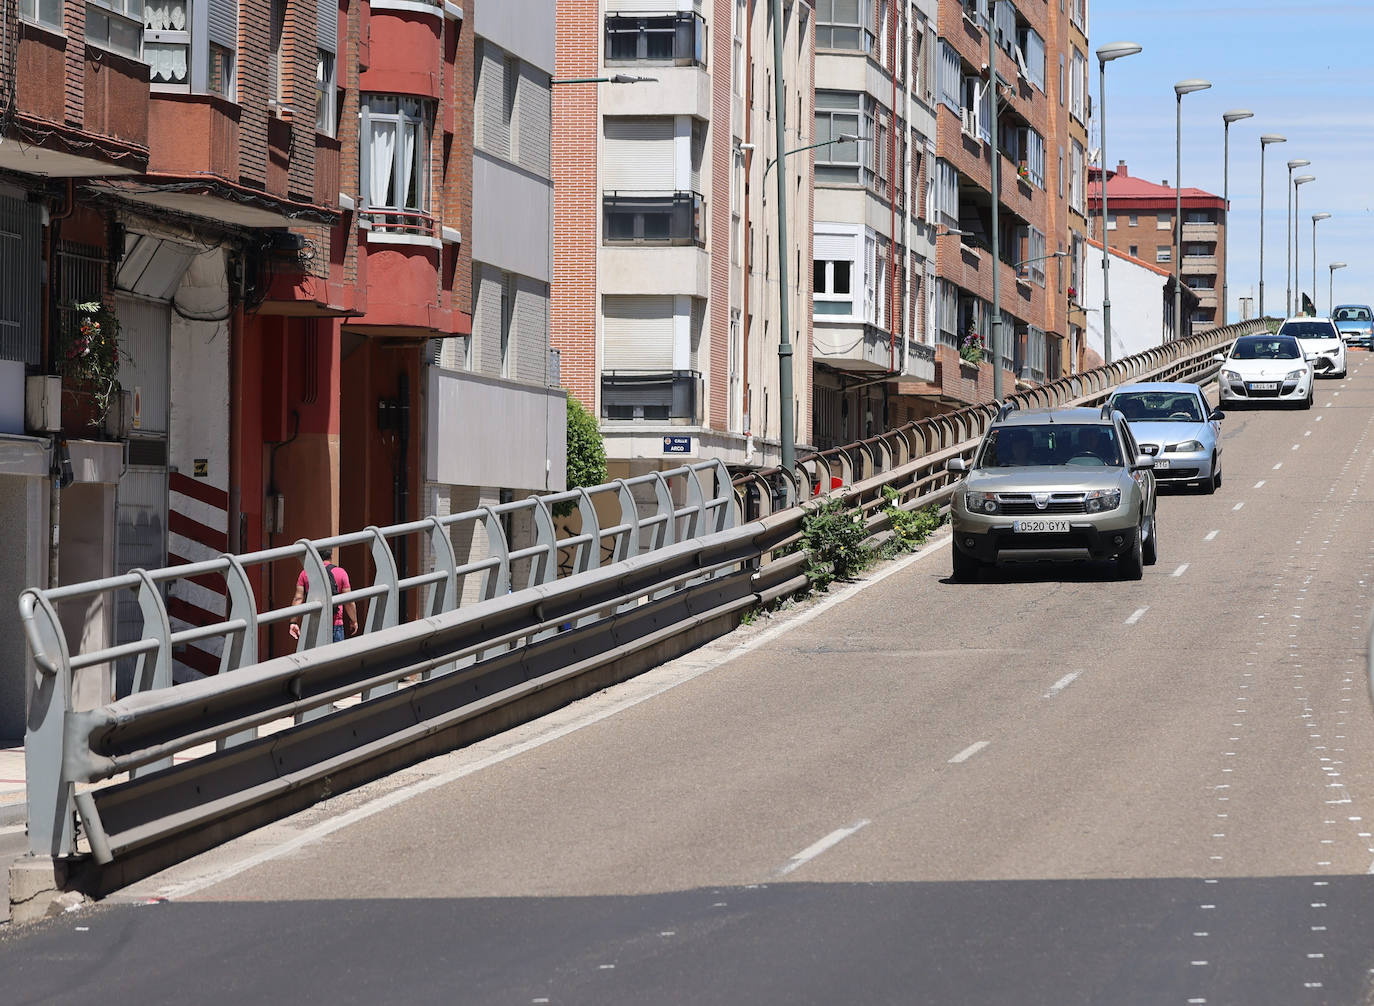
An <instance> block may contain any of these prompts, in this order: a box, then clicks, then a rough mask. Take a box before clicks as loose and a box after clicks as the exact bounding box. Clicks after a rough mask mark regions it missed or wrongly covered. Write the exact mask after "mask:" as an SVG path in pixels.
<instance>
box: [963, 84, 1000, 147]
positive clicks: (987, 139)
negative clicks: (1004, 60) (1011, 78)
mask: <svg viewBox="0 0 1374 1006" xmlns="http://www.w3.org/2000/svg"><path fill="white" fill-rule="evenodd" d="M961 98H962V100H961V102H960V110H959V115H960V118H961V121H962V127H963V130H964V132H965V133H967V134H968V135H969V136H975V137H977V138H978V139H980V140H982V141H983V142H984V143H991V142H992V92H991V91H990V90H989V89H988V87H987V86H986V84H985V83H984V82H983V79H982V78H981V77H978V76H973V75H970V76H967V77H965V78H964V87H963V93H962V95H961Z"/></svg>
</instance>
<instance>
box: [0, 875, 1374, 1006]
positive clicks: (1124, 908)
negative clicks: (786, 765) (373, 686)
mask: <svg viewBox="0 0 1374 1006" xmlns="http://www.w3.org/2000/svg"><path fill="white" fill-rule="evenodd" d="M1311 884H1312V880H1311V878H1305V877H1294V878H1274V879H1225V880H1217V881H1214V882H1212V883H1210V884H1209V883H1208V882H1206V881H1202V880H1198V879H1193V878H1170V879H1162V880H1115V881H1111V880H1033V881H1000V882H972V883H969V882H965V883H916V884H775V885H760V886H756V887H751V888H721V887H713V888H702V889H693V890H687V891H680V892H672V893H666V894H658V895H645V896H637V897H600V898H495V899H431V900H420V901H415V900H395V899H383V900H357V901H349V902H337V901H295V902H289V901H288V902H275V903H257V902H246V903H212V904H196V903H184V904H162V905H151V906H143V907H135V906H119V907H113V908H106V909H103V910H96V911H92V912H85V913H81V914H79V915H76V916H64V917H62V918H60V919H57V920H53V921H51V922H49V923H46V924H43V925H40V926H37V927H31V928H29V927H26V929H25V930H23V931H22V932H21V934H19V937H18V938H11V939H0V970H3V972H4V974H5V976H6V1001H7V1002H10V1003H15V1004H30V1003H34V1004H36V1003H44V1004H72V1006H80V1004H85V1003H89V1002H92V1001H100V1002H103V1003H110V1004H111V1006H120V1004H124V1003H130V1004H133V1003H137V1004H140V1006H142V1004H158V1003H174V1002H182V1001H184V1000H185V998H186V996H187V994H188V990H194V993H193V995H194V998H195V1000H196V1001H197V1002H201V1003H206V1004H219V1003H224V1004H226V1006H228V1004H237V1003H241V1002H244V1001H267V1002H275V1001H284V1000H287V999H300V1000H308V1001H315V1000H326V1001H330V1002H339V1003H367V1004H371V1003H376V1002H397V1001H401V1002H434V1003H439V1002H454V1001H461V1002H464V1003H473V1004H485V1003H494V1004H495V1003H512V1002H524V1003H531V1002H532V1003H550V1004H563V1006H568V1004H584V1003H585V1004H597V1006H613V1004H614V1006H618V1004H622V1003H624V1004H630V1003H642V1002H645V1001H662V1002H693V1003H739V1002H751V1003H761V1004H773V1003H777V1004H798V1003H816V1004H824V1006H830V1004H833V1003H839V1002H864V1003H893V1004H908V1003H923V1004H936V1003H939V1004H964V1003H973V1002H976V1003H980V1004H989V1006H992V1004H1007V1006H1039V1004H1046V1006H1050V1004H1053V1006H1062V1004H1069V1003H1082V1004H1096V1003H1102V1002H1111V1003H1113V1004H1117V1006H1135V1004H1140V1006H1155V1004H1158V1003H1161V1002H1178V1003H1185V1002H1192V1003H1196V1002H1237V1003H1246V1004H1251V1006H1266V1004H1274V1006H1289V1004H1291V1003H1294V1002H1304V1003H1315V1004H1333V1006H1334V1004H1347V1003H1354V1002H1365V1001H1368V1000H1367V998H1366V996H1367V995H1368V994H1369V991H1370V988H1369V981H1368V974H1367V971H1368V965H1369V964H1370V950H1369V947H1368V941H1367V938H1366V937H1365V935H1364V934H1365V933H1367V932H1368V927H1369V924H1370V922H1372V921H1374V911H1372V910H1371V906H1374V878H1370V877H1342V878H1336V879H1335V880H1333V881H1332V882H1331V883H1329V884H1328V885H1327V886H1326V887H1324V888H1320V889H1317V890H1320V892H1321V893H1320V895H1319V897H1320V899H1321V903H1322V905H1323V908H1322V909H1321V910H1320V912H1321V917H1322V919H1323V920H1324V922H1325V923H1327V929H1328V933H1329V934H1330V935H1327V936H1325V938H1324V939H1323V940H1322V942H1321V943H1320V944H1319V945H1320V946H1321V947H1322V950H1321V951H1320V952H1319V953H1320V956H1313V957H1305V958H1304V961H1303V963H1302V964H1299V965H1296V966H1295V965H1294V964H1293V963H1292V962H1291V961H1290V960H1289V959H1287V958H1285V957H1283V956H1282V955H1279V956H1276V955H1275V954H1274V953H1273V951H1274V949H1275V948H1276V947H1281V946H1283V945H1285V944H1287V945H1289V946H1314V945H1318V944H1314V943H1313V942H1312V940H1313V934H1312V932H1311V926H1310V924H1309V918H1307V917H1304V916H1301V915H1298V916H1284V915H1281V914H1279V915H1276V914H1275V913H1274V911H1273V907H1272V906H1273V905H1274V904H1275V903H1278V904H1281V905H1288V904H1291V903H1293V902H1295V901H1297V900H1300V899H1304V898H1305V899H1307V900H1309V901H1310V900H1313V899H1314V897H1316V896H1314V895H1313V894H1312V891H1313V890H1314V888H1313V887H1312V886H1311ZM1313 911H1314V912H1315V911H1317V910H1316V909H1313ZM1255 918H1264V919H1272V920H1273V922H1274V927H1273V928H1272V929H1271V930H1269V931H1268V932H1267V933H1265V934H1262V938H1259V939H1255V938H1252V937H1251V936H1249V935H1247V928H1248V927H1247V925H1246V924H1247V921H1248V920H1252V919H1255Z"/></svg>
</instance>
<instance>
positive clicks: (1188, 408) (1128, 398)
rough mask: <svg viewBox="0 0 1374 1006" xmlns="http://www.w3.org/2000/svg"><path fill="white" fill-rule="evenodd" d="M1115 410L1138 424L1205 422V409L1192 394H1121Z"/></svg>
mask: <svg viewBox="0 0 1374 1006" xmlns="http://www.w3.org/2000/svg"><path fill="white" fill-rule="evenodd" d="M1112 407H1113V408H1115V409H1118V410H1120V412H1121V414H1122V415H1124V416H1125V417H1126V418H1127V419H1129V420H1132V421H1135V422H1176V423H1200V422H1202V406H1201V405H1199V404H1198V397H1197V395H1195V394H1193V393H1192V392H1191V391H1122V392H1120V393H1119V394H1117V395H1116V396H1114V397H1113V398H1112Z"/></svg>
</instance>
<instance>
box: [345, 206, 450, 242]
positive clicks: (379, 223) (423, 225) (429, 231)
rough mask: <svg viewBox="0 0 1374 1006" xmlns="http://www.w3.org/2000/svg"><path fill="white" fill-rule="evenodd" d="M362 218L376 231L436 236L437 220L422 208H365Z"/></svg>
mask: <svg viewBox="0 0 1374 1006" xmlns="http://www.w3.org/2000/svg"><path fill="white" fill-rule="evenodd" d="M361 218H362V220H363V222H364V223H366V224H367V225H368V229H370V230H371V231H373V232H374V233H391V234H413V235H418V236H420V237H434V236H435V234H436V232H437V231H436V227H435V221H434V218H433V217H432V216H430V215H429V214H428V213H425V212H423V211H420V210H400V209H389V208H386V207H376V206H374V207H372V208H371V209H366V210H363V212H362V214H361Z"/></svg>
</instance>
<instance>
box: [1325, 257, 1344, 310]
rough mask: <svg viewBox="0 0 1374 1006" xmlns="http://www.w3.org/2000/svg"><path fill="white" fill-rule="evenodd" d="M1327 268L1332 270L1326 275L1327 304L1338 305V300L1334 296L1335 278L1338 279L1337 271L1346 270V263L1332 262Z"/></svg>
mask: <svg viewBox="0 0 1374 1006" xmlns="http://www.w3.org/2000/svg"><path fill="white" fill-rule="evenodd" d="M1326 268H1327V269H1329V270H1330V271H1329V272H1328V273H1327V274H1326V302H1327V304H1334V303H1336V298H1335V296H1334V292H1335V286H1334V284H1335V278H1336V270H1337V269H1344V268H1345V263H1344V262H1332V263H1331V264H1330V265H1329V266H1327V267H1326Z"/></svg>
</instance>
